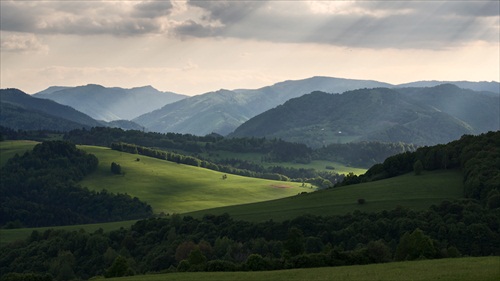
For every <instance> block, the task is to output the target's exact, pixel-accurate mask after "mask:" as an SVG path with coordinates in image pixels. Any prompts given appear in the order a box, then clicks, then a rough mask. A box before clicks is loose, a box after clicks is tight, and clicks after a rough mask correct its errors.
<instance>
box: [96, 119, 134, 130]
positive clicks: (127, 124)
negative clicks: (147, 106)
mask: <svg viewBox="0 0 500 281" xmlns="http://www.w3.org/2000/svg"><path fill="white" fill-rule="evenodd" d="M103 123H104V124H105V125H106V127H112V128H120V129H123V130H138V131H142V130H144V127H143V126H141V125H139V124H137V123H135V122H132V121H129V120H114V121H110V122H104V121H103Z"/></svg>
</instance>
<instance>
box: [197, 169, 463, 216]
mask: <svg viewBox="0 0 500 281" xmlns="http://www.w3.org/2000/svg"><path fill="white" fill-rule="evenodd" d="M462 179H463V178H462V174H461V173H460V172H458V171H456V170H449V171H433V172H428V173H425V174H424V175H422V176H418V177H417V176H415V175H413V173H411V174H406V175H403V176H399V177H394V178H389V179H385V180H381V181H375V182H369V183H363V184H357V185H351V186H344V187H338V188H334V189H327V190H322V191H317V192H313V193H308V194H301V195H298V196H294V197H288V198H283V199H277V200H273V201H266V202H259V203H252V204H245V205H237V206H228V207H221V208H215V209H209V210H202V211H197V212H191V213H188V215H192V216H194V217H202V216H203V215H205V214H214V215H221V214H224V213H228V214H229V215H230V216H231V217H234V218H237V219H241V220H248V221H266V220H269V219H272V220H274V221H284V220H288V219H293V218H295V217H298V216H300V215H305V214H312V215H317V216H332V215H343V214H346V213H350V212H354V211H356V210H359V211H362V212H380V211H383V210H392V209H394V208H396V207H398V206H402V207H405V208H409V209H412V210H425V209H427V208H429V207H430V206H431V205H432V204H439V203H441V202H442V201H444V200H452V199H457V198H461V197H463V183H462ZM360 198H363V199H365V200H366V203H365V204H362V205H360V204H358V202H357V200H358V199H360Z"/></svg>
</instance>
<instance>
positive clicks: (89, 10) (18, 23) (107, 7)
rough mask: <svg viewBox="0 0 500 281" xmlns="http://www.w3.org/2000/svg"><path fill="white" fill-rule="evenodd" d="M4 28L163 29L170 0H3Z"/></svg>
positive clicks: (124, 32) (119, 32)
mask: <svg viewBox="0 0 500 281" xmlns="http://www.w3.org/2000/svg"><path fill="white" fill-rule="evenodd" d="M0 5H1V6H0V8H1V30H4V31H14V32H28V33H36V34H75V35H91V34H111V35H116V36H136V35H143V34H158V33H164V32H165V30H164V28H165V18H166V17H167V16H168V15H169V14H170V13H171V10H172V8H173V6H172V4H171V3H170V1H142V2H137V1H1V2H0Z"/></svg>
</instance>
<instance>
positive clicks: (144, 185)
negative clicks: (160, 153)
mask: <svg viewBox="0 0 500 281" xmlns="http://www.w3.org/2000/svg"><path fill="white" fill-rule="evenodd" d="M80 148H82V149H84V150H85V151H87V152H89V153H92V154H95V155H96V156H97V157H98V158H99V166H98V169H97V171H96V172H94V173H92V174H91V175H89V176H87V177H86V178H85V179H84V180H83V181H82V182H80V184H81V185H82V186H86V187H88V188H89V189H93V190H102V189H107V190H108V191H110V192H120V193H128V194H129V195H131V196H135V197H138V198H139V199H141V200H143V201H145V202H147V203H148V204H150V205H151V206H152V207H153V210H154V212H155V213H161V212H163V213H166V214H172V213H185V212H191V211H196V210H203V209H207V208H214V207H221V206H228V205H238V204H245V203H250V202H259V201H266V200H273V199H276V198H283V197H289V196H292V195H296V194H298V193H300V192H303V191H311V189H309V188H304V187H301V186H300V184H299V183H291V182H281V181H270V180H263V179H256V178H249V177H241V176H237V175H228V177H227V179H226V180H223V179H222V175H223V174H224V173H220V172H216V171H212V170H208V169H202V168H198V167H193V166H187V165H182V164H176V163H173V162H168V161H165V160H160V159H155V158H150V157H146V156H140V155H137V154H129V153H123V152H118V151H114V150H111V149H109V148H104V147H96V146H81V147H80ZM137 158H139V159H140V161H137ZM112 162H116V163H118V164H120V166H121V167H122V171H123V172H124V173H125V175H113V174H112V173H111V172H110V166H111V163H112Z"/></svg>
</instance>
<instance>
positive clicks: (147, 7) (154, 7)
mask: <svg viewBox="0 0 500 281" xmlns="http://www.w3.org/2000/svg"><path fill="white" fill-rule="evenodd" d="M134 8H135V11H134V12H133V15H134V16H137V17H142V18H157V17H162V16H166V15H169V14H170V13H171V11H172V8H173V6H172V3H170V1H145V2H141V3H139V4H137V5H135V7H134Z"/></svg>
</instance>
